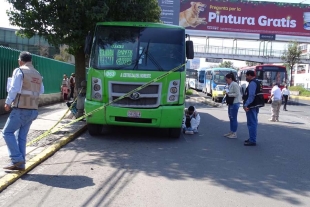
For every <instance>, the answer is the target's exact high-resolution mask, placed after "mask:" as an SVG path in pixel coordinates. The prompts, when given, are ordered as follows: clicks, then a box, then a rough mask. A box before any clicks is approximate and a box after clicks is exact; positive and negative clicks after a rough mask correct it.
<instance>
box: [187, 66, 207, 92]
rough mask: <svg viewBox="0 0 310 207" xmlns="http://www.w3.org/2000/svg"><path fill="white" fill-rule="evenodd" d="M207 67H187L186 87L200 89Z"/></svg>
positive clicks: (203, 83)
mask: <svg viewBox="0 0 310 207" xmlns="http://www.w3.org/2000/svg"><path fill="white" fill-rule="evenodd" d="M206 69H207V68H199V69H197V70H196V69H187V70H186V88H187V89H190V88H193V89H195V90H198V91H202V89H203V87H204V85H205V73H206Z"/></svg>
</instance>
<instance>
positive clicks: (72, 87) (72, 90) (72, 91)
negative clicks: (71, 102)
mask: <svg viewBox="0 0 310 207" xmlns="http://www.w3.org/2000/svg"><path fill="white" fill-rule="evenodd" d="M70 89H71V91H70V98H73V93H74V86H70Z"/></svg>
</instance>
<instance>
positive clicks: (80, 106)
mask: <svg viewBox="0 0 310 207" xmlns="http://www.w3.org/2000/svg"><path fill="white" fill-rule="evenodd" d="M86 85H87V82H86V81H82V82H81V87H82V88H79V89H78V91H80V90H81V89H82V91H81V93H79V94H78V97H77V101H76V109H77V114H76V118H79V117H81V116H83V115H84V103H85V98H86Z"/></svg>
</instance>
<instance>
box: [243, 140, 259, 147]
mask: <svg viewBox="0 0 310 207" xmlns="http://www.w3.org/2000/svg"><path fill="white" fill-rule="evenodd" d="M244 146H256V143H254V142H250V141H249V142H244Z"/></svg>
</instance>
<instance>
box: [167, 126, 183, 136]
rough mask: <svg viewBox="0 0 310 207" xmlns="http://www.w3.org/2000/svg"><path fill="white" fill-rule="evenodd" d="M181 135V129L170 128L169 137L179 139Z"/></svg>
mask: <svg viewBox="0 0 310 207" xmlns="http://www.w3.org/2000/svg"><path fill="white" fill-rule="evenodd" d="M180 135H181V128H170V129H169V137H171V138H179V137H180Z"/></svg>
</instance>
